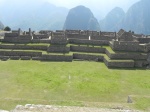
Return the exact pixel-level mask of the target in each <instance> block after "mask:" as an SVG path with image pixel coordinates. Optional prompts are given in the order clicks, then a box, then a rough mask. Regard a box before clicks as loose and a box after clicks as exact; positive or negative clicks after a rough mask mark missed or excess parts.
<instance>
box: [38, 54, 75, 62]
mask: <svg viewBox="0 0 150 112" xmlns="http://www.w3.org/2000/svg"><path fill="white" fill-rule="evenodd" d="M40 60H41V61H67V62H68V61H72V60H73V56H67V55H42V57H41V59H40Z"/></svg>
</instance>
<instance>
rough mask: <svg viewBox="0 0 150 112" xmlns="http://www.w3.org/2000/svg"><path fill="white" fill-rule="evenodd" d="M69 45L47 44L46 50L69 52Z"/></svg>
mask: <svg viewBox="0 0 150 112" xmlns="http://www.w3.org/2000/svg"><path fill="white" fill-rule="evenodd" d="M69 51H70V47H66V46H53V45H51V46H49V47H48V48H47V52H53V53H69Z"/></svg>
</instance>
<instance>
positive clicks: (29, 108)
mask: <svg viewBox="0 0 150 112" xmlns="http://www.w3.org/2000/svg"><path fill="white" fill-rule="evenodd" d="M0 112H3V111H0ZM4 112H5V111H4ZM10 112H142V111H138V110H123V109H104V108H89V107H74V106H52V105H34V104H26V105H25V106H22V105H17V106H16V108H15V109H14V110H11V111H10Z"/></svg>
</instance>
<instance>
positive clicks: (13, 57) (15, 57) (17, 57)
mask: <svg viewBox="0 0 150 112" xmlns="http://www.w3.org/2000/svg"><path fill="white" fill-rule="evenodd" d="M10 59H11V60H19V59H20V56H10Z"/></svg>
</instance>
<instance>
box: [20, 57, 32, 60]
mask: <svg viewBox="0 0 150 112" xmlns="http://www.w3.org/2000/svg"><path fill="white" fill-rule="evenodd" d="M30 59H31V56H21V60H30Z"/></svg>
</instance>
